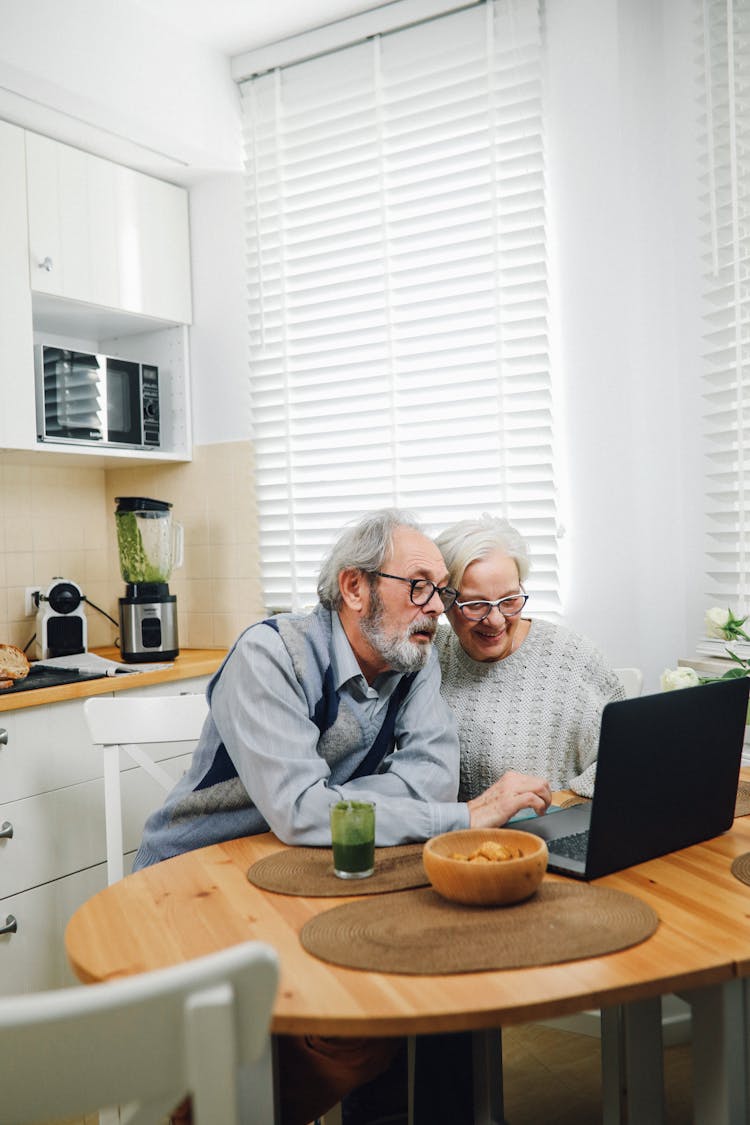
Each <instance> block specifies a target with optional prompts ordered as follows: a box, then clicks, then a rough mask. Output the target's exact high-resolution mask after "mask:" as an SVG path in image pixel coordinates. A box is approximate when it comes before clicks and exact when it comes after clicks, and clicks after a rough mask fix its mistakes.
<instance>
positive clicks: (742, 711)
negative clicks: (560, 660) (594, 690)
mask: <svg viewBox="0 0 750 1125" xmlns="http://www.w3.org/2000/svg"><path fill="white" fill-rule="evenodd" d="M748 693H750V679H748V678H747V677H744V676H743V677H739V678H737V679H731V680H721V681H720V682H714V683H709V684H702V685H700V686H699V687H692V688H680V689H678V690H677V691H665V692H659V693H657V694H655V695H644V696H640V697H639V698H637V699H626V700H623V701H622V702H618V703H608V704H607V705H606V706H605V708H604V710H603V712H602V725H601V732H600V735H599V752H598V757H597V767H596V782H595V785H594V796H593V799H592V800H591V801H590V802H586V803H585V804H580V805H573V806H572V807H571V808H568V809H562V810H560V811H559V812H555V814H554V816H551V815H550V814H549V813H548V814H546V815H545V816H535V817H532V818H530V819H527V820H522V821H520V822H518V823H514V824H513V828H517V829H519V830H521V831H523V832H533V833H534V835H536V836H541V837H542V839H544V840H546V841H547V848H548V851H549V862H548V868H549V870H550V871H557V872H559V873H560V874H562V875H572V876H574V877H575V878H577V879H598V878H599V876H600V875H608V874H609V873H610V872H612V871H621V870H622V869H623V868H624V867H632V866H633V865H634V864H636V863H644V862H645V861H646V860H649V859H654V858H655V857H656V856H660V855H665V854H666V853H667V852H674V851H678V850H679V849H680V848H687V847H689V846H690V845H691V844H697V843H700V841H701V840H708V839H710V837H712V836H718V835H719V834H720V833H721V832H725V831H726V829H727V828H729V827H730V826H731V824H732V821H733V819H734V806H735V801H736V797H737V785H738V781H739V771H740V762H741V758H742V743H743V739H744V735H745V723H746V721H747V707H748Z"/></svg>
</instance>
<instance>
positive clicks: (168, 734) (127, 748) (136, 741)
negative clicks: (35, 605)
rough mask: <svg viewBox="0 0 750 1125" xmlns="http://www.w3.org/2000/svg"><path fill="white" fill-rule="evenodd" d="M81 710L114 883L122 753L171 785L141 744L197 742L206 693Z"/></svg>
mask: <svg viewBox="0 0 750 1125" xmlns="http://www.w3.org/2000/svg"><path fill="white" fill-rule="evenodd" d="M83 714H84V717H85V719H86V724H87V726H88V730H89V735H90V737H91V741H92V742H93V744H94V746H95V747H97V748H98V749H99V750H100V751H101V752H102V756H103V763H104V816H105V826H106V837H107V879H108V881H109V882H110V883H116V882H117V880H118V879H121V878H122V876H123V872H124V863H123V830H122V799H121V787H120V751H124V752H125V753H126V754H128V755H129V757H130V758H131V759H132V760H133V761H134V762H135V763H136V764H137V765H139V766H140V767H141V768H142V769H143V770H145V771H146V773H148V774H149V775H150V776H151V777H152V778H153V779H154V781H156V782H157V783H158V784H159V785H160V786H161V788H162V790H164V791H167V790H169V789H171V788H172V786H173V785H174V783H175V779H174V777H173V776H172V775H171V774H170V773H168V772H167V770H165V769H163V768H162V766H160V765H159V764H158V763H157V762H155V761H153V759H152V758H151V757H150V756H149V754H148V751H146V750H144V749H143V745H144V744H145V743H165V742H170V743H178V742H195V741H196V740H197V739H198V737H199V735H200V732H201V729H202V727H203V723H204V721H205V718H206V715H207V714H208V702H207V700H206V697H205V695H187V694H186V695H164V696H137V695H133V694H131V692H129V691H123V692H122V693H120V694H116V695H111V696H95V697H94V698H92V699H87V700H86V702H85V703H84V705H83ZM0 1125H2V1123H1V1122H0Z"/></svg>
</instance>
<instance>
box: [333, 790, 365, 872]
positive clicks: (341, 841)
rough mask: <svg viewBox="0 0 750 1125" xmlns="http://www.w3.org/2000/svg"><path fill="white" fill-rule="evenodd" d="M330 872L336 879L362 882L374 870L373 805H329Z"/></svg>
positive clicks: (342, 803) (351, 802)
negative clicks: (331, 847)
mask: <svg viewBox="0 0 750 1125" xmlns="http://www.w3.org/2000/svg"><path fill="white" fill-rule="evenodd" d="M331 843H332V845H333V870H334V873H335V874H336V875H338V877H339V879H364V878H366V877H367V876H368V875H372V873H373V871H374V870H375V805H374V804H373V803H372V802H371V801H339V802H338V803H337V804H335V805H331Z"/></svg>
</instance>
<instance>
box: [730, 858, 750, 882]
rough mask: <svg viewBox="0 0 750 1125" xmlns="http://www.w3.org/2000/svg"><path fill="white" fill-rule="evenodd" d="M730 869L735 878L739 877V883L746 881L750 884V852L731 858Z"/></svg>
mask: <svg viewBox="0 0 750 1125" xmlns="http://www.w3.org/2000/svg"><path fill="white" fill-rule="evenodd" d="M730 871H731V872H732V874H733V875H734V877H735V879H739V881H740V882H741V883H747V885H748V886H750V852H745V854H744V855H738V856H736V857H735V858H734V859H733V860H732V866H731V867H730Z"/></svg>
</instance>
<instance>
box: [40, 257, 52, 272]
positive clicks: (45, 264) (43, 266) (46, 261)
mask: <svg viewBox="0 0 750 1125" xmlns="http://www.w3.org/2000/svg"><path fill="white" fill-rule="evenodd" d="M39 269H40V270H46V271H47V273H51V272H52V259H51V258H50V257H49V255H48V256H47V257H46V258H43V259H42V261H41V262H39Z"/></svg>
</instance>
